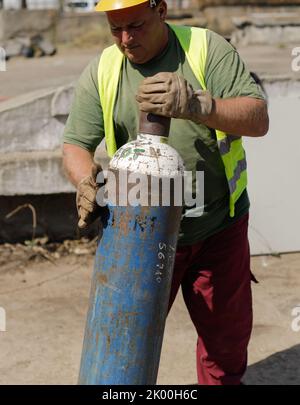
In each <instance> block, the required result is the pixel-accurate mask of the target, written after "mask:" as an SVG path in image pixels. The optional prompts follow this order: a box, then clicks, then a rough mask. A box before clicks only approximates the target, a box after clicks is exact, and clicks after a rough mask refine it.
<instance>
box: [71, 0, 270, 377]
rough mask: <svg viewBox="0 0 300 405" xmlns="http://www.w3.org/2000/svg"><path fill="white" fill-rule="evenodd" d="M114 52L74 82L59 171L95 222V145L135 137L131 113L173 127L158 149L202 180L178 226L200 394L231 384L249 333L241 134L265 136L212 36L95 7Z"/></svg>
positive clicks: (121, 7)
mask: <svg viewBox="0 0 300 405" xmlns="http://www.w3.org/2000/svg"><path fill="white" fill-rule="evenodd" d="M96 10H97V11H104V12H106V16H107V20H108V23H109V25H110V29H111V33H112V36H113V38H114V40H115V45H113V46H112V47H109V48H106V49H105V50H104V51H103V53H102V54H101V57H97V58H96V59H95V60H93V61H92V62H91V63H90V64H89V66H88V67H87V68H86V69H85V71H84V72H83V73H82V75H81V77H80V80H79V83H78V85H77V88H76V92H75V98H74V101H73V105H72V109H71V113H70V115H69V118H68V122H67V125H66V128H65V133H64V165H65V168H66V170H67V172H68V175H69V177H70V179H71V181H72V182H73V184H74V185H76V186H77V188H78V194H77V195H78V198H77V204H78V209H79V216H80V226H85V225H87V224H89V223H91V222H92V221H93V219H94V218H95V217H96V216H97V215H99V214H98V212H97V210H98V208H99V207H97V204H96V201H95V195H96V191H97V187H96V184H95V181H94V178H93V176H91V175H90V173H91V167H92V163H93V154H94V151H95V149H96V147H97V146H98V145H99V143H100V142H101V140H102V139H103V138H104V137H105V141H106V147H107V152H108V155H109V156H112V155H113V154H114V152H115V151H116V150H117V149H118V148H119V147H120V146H121V145H123V144H124V143H126V142H129V141H131V140H133V139H134V138H135V137H136V134H137V132H138V120H139V109H141V110H143V111H146V112H152V113H155V114H158V115H164V116H167V117H172V118H176V119H173V120H172V121H171V130H170V137H169V144H170V145H171V146H173V147H174V148H175V149H176V150H177V151H178V152H179V154H180V155H181V157H182V158H183V160H184V163H185V167H186V170H189V171H194V172H195V171H197V170H199V171H204V176H205V189H204V191H205V197H204V198H205V200H204V213H203V215H202V216H200V217H196V218H195V217H189V216H188V215H185V216H184V217H183V219H182V221H181V229H180V235H179V242H178V248H177V253H176V260H175V267H174V277H173V284H172V291H171V299H170V306H171V305H172V303H173V301H174V299H175V296H176V293H177V291H178V289H179V287H180V286H181V287H182V292H183V296H184V300H185V303H186V306H187V308H188V310H189V313H190V316H191V319H192V321H193V323H194V325H195V328H196V330H197V333H198V342H197V373H198V382H199V384H208V385H229V384H231V385H238V384H240V383H241V378H242V376H243V374H244V373H245V370H246V366H247V346H248V342H249V338H250V334H251V329H252V299H251V287H250V282H251V271H250V255H249V244H248V237H247V230H248V210H249V199H248V195H247V189H246V186H247V173H246V158H245V153H244V149H243V146H242V136H251V137H259V136H263V135H265V134H266V132H267V131H268V114H267V107H266V102H265V100H264V98H263V95H262V93H261V91H260V89H259V87H258V86H257V84H256V83H255V82H254V80H253V79H252V78H251V76H250V74H249V72H248V71H247V69H246V68H245V66H244V64H243V62H242V60H241V59H240V57H239V55H238V53H237V52H236V51H235V50H234V49H233V48H232V47H231V45H230V44H229V43H227V41H226V40H224V39H223V38H222V37H220V36H219V35H217V34H216V33H214V32H212V31H209V30H205V29H201V28H191V27H182V26H173V25H172V26H171V25H168V24H166V23H165V19H166V14H167V5H166V2H165V1H164V0H150V1H149V0H101V1H100V2H99V3H98V5H97V7H96Z"/></svg>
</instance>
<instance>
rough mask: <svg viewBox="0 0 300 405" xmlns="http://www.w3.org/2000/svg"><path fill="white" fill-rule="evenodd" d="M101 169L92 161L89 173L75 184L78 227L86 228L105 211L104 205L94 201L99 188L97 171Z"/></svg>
mask: <svg viewBox="0 0 300 405" xmlns="http://www.w3.org/2000/svg"><path fill="white" fill-rule="evenodd" d="M101 171H102V168H101V166H100V165H97V164H96V163H94V164H93V166H92V172H91V175H89V176H87V177H85V178H84V179H82V180H81V181H80V182H79V184H78V186H77V194H76V205H77V212H78V217H79V221H78V227H79V228H86V227H87V226H88V225H90V224H91V223H92V222H94V221H95V220H96V219H97V218H99V217H101V216H102V215H103V213H104V211H105V207H101V206H99V205H98V204H97V201H96V195H97V192H98V190H99V188H100V186H99V184H97V181H96V179H97V175H98V173H100V172H101Z"/></svg>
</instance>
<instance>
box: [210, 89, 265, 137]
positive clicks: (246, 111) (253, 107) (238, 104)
mask: <svg viewBox="0 0 300 405" xmlns="http://www.w3.org/2000/svg"><path fill="white" fill-rule="evenodd" d="M203 123H204V124H205V125H206V126H208V127H210V128H213V129H218V130H220V131H223V132H226V133H227V134H230V135H240V136H241V135H244V136H252V137H258V136H263V135H265V134H266V133H267V132H268V129H269V118H268V111H267V104H266V102H265V101H264V100H259V99H255V98H251V97H237V98H228V99H220V98H217V99H214V100H213V109H212V112H211V114H210V115H209V116H208V117H207V118H206V119H205V120H204V121H203Z"/></svg>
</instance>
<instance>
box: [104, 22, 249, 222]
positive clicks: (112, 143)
mask: <svg viewBox="0 0 300 405" xmlns="http://www.w3.org/2000/svg"><path fill="white" fill-rule="evenodd" d="M170 27H171V29H172V30H173V31H174V32H175V35H176V37H177V38H178V40H179V42H180V45H181V47H182V49H183V50H184V52H185V55H186V58H187V60H188V62H189V65H190V67H191V69H192V71H193V73H194V75H195V77H196V78H197V80H198V81H199V83H200V85H201V87H202V89H203V90H206V84H205V65H206V56H207V40H206V31H207V30H205V29H203V28H196V27H184V26H178V25H170ZM123 58H124V55H123V54H122V53H121V51H120V50H119V48H118V47H117V46H116V45H112V46H110V47H108V48H106V49H104V51H103V52H102V54H101V57H100V61H99V66H98V89H99V97H100V103H101V107H102V111H103V120H104V132H105V142H106V148H107V153H108V155H109V156H110V157H112V156H113V155H114V153H115V152H116V150H117V146H116V139H115V133H114V124H113V112H114V105H115V100H116V95H117V89H118V82H119V77H120V73H121V68H122V62H123ZM216 136H217V142H218V147H219V151H220V154H221V157H222V160H223V163H224V167H225V174H226V178H227V181H228V187H229V195H230V198H229V213H230V216H231V217H233V216H234V206H235V202H236V201H237V200H238V199H239V197H240V195H241V194H242V192H243V191H244V189H245V188H246V186H247V162H246V156H245V151H244V148H243V145H242V139H241V137H238V136H232V135H227V134H225V133H224V132H222V131H218V130H216Z"/></svg>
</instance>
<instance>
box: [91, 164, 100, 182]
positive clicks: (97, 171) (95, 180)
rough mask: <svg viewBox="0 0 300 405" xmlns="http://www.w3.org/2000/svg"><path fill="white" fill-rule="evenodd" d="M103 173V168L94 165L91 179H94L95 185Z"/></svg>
mask: <svg viewBox="0 0 300 405" xmlns="http://www.w3.org/2000/svg"><path fill="white" fill-rule="evenodd" d="M101 171H102V167H101V166H100V165H98V164H97V163H95V162H94V163H93V165H92V176H91V178H92V180H93V182H94V183H95V184H96V183H97V175H98V173H99V172H101Z"/></svg>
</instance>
